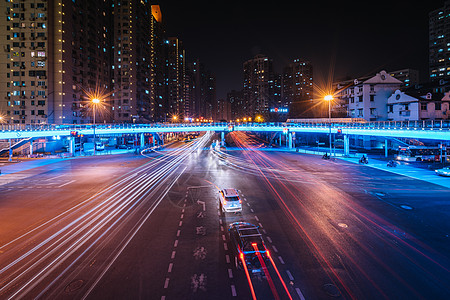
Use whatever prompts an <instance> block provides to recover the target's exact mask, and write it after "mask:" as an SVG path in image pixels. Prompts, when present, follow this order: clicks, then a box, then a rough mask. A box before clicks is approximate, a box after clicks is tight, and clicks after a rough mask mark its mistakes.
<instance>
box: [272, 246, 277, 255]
mask: <svg viewBox="0 0 450 300" xmlns="http://www.w3.org/2000/svg"><path fill="white" fill-rule="evenodd" d="M272 248H273V251H275V252H276V253H278V249H277V247H275V245H272Z"/></svg>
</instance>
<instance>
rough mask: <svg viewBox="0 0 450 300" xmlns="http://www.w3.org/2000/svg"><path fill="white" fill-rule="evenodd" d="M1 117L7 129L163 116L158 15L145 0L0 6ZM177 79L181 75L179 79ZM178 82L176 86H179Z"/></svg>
mask: <svg viewBox="0 0 450 300" xmlns="http://www.w3.org/2000/svg"><path fill="white" fill-rule="evenodd" d="M0 9H1V11H2V12H4V13H5V18H2V19H1V20H0V43H1V46H2V49H3V51H2V54H0V67H1V68H3V70H4V71H3V72H0V86H1V88H0V94H1V95H0V114H2V115H4V120H6V122H8V123H11V124H47V123H48V124H61V123H70V124H81V123H91V122H92V121H93V109H92V104H91V103H90V99H89V96H88V95H87V92H89V91H94V90H100V91H102V92H103V94H104V95H105V97H103V99H101V100H102V103H101V104H100V107H98V109H96V112H97V114H96V121H97V122H103V121H107V122H110V121H114V122H144V123H145V122H151V121H155V120H161V119H162V118H163V117H165V115H166V114H167V113H166V109H167V106H164V100H165V99H163V98H164V97H163V95H165V92H166V90H167V85H165V83H167V84H168V81H166V80H165V78H164V76H165V75H167V73H166V72H165V68H166V65H167V62H166V57H165V56H164V54H165V53H164V51H165V50H167V49H164V47H165V46H167V45H165V44H164V41H165V39H164V29H163V25H162V15H161V10H160V8H159V6H158V5H150V3H149V1H148V0H142V1H141V0H104V1H90V0H77V1H56V0H21V1H3V2H0ZM180 80H181V82H182V81H183V78H182V76H181V79H180ZM182 84H183V83H181V84H180V85H182Z"/></svg>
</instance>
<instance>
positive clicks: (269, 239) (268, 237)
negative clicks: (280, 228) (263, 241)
mask: <svg viewBox="0 0 450 300" xmlns="http://www.w3.org/2000/svg"><path fill="white" fill-rule="evenodd" d="M266 238H267V240H268V241H269V243H271V244H272V239H271V238H270V236H266Z"/></svg>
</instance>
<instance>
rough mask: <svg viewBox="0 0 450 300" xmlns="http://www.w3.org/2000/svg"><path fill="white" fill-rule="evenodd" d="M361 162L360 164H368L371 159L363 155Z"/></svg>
mask: <svg viewBox="0 0 450 300" xmlns="http://www.w3.org/2000/svg"><path fill="white" fill-rule="evenodd" d="M359 163H360V164H366V165H367V164H368V163H369V159H368V158H367V156H365V155H363V156H361V158H360V159H359Z"/></svg>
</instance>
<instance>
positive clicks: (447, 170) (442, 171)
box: [435, 167, 450, 177]
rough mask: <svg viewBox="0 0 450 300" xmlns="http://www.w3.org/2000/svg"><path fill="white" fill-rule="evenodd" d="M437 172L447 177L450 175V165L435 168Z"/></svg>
mask: <svg viewBox="0 0 450 300" xmlns="http://www.w3.org/2000/svg"><path fill="white" fill-rule="evenodd" d="M435 172H436V174H437V175H439V176H446V177H450V167H445V168H442V169H437V170H435Z"/></svg>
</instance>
